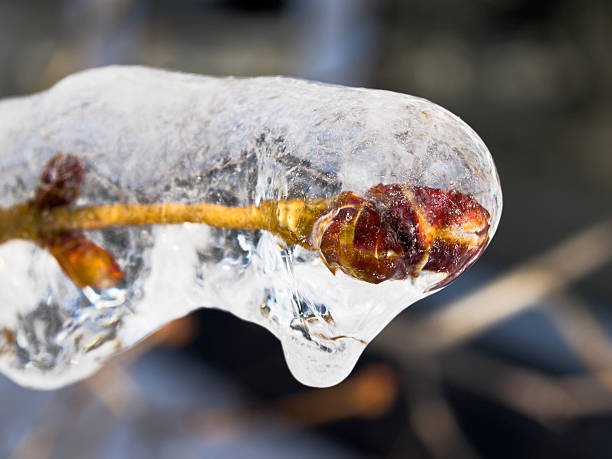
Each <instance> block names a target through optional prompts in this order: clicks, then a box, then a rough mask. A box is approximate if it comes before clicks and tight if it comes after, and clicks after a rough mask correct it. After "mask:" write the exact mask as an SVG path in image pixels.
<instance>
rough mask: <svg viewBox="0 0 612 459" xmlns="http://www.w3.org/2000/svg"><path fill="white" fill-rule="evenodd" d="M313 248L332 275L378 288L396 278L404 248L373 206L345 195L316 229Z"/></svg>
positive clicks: (352, 195)
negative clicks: (339, 273) (338, 271)
mask: <svg viewBox="0 0 612 459" xmlns="http://www.w3.org/2000/svg"><path fill="white" fill-rule="evenodd" d="M311 246H312V247H313V248H315V249H318V250H319V251H320V253H321V258H322V259H323V261H324V262H325V264H326V265H327V267H328V268H329V269H330V270H331V271H332V272H334V273H335V272H336V270H337V269H341V270H342V271H344V272H345V273H346V274H348V275H350V276H352V277H354V278H356V279H359V280H363V281H366V282H370V283H373V284H378V283H380V282H382V281H385V280H388V279H392V278H394V276H395V275H396V272H397V271H398V268H399V266H400V264H401V260H402V255H403V253H402V248H401V246H400V245H399V243H398V241H397V240H396V238H395V235H394V232H393V230H392V229H391V227H390V226H389V225H388V223H387V222H386V221H385V220H384V219H382V218H381V216H380V215H379V213H378V211H377V210H376V209H375V208H374V206H373V205H372V204H371V203H369V202H368V201H366V200H364V199H363V198H361V197H359V196H357V195H356V194H354V193H351V192H343V193H341V194H340V195H338V197H337V198H336V200H335V201H334V203H333V204H332V206H331V207H330V210H329V212H327V213H326V214H325V215H323V216H322V217H320V218H319V219H318V220H317V222H316V223H315V225H314V227H313V232H312V236H311Z"/></svg>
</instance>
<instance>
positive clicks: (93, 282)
mask: <svg viewBox="0 0 612 459" xmlns="http://www.w3.org/2000/svg"><path fill="white" fill-rule="evenodd" d="M48 247H49V252H51V254H52V255H53V256H54V257H55V259H56V260H57V262H58V263H59V265H60V267H61V268H62V270H63V271H64V273H65V274H66V275H67V276H68V277H69V278H70V280H72V281H73V282H74V283H75V284H76V285H77V286H79V287H81V288H85V287H92V288H96V289H100V290H104V289H107V288H109V287H113V286H114V285H116V284H117V283H118V282H119V281H120V280H121V279H123V277H124V274H123V272H122V271H121V269H120V268H119V266H118V265H117V263H116V262H115V259H114V258H113V256H112V255H111V254H110V253H108V252H107V251H106V250H104V249H103V248H102V247H100V246H98V245H96V244H94V243H93V242H92V241H91V240H90V239H89V238H88V237H87V236H85V235H84V234H82V233H77V232H73V233H62V234H61V235H58V236H56V237H54V238H53V239H51V240H50V241H49V242H48Z"/></svg>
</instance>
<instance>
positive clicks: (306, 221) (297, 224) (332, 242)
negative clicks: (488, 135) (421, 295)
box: [0, 154, 490, 289]
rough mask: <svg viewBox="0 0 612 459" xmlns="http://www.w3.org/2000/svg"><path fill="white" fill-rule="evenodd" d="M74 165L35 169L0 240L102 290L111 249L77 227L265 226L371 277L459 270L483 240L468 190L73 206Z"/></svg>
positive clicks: (397, 188)
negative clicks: (239, 203) (29, 248)
mask: <svg viewBox="0 0 612 459" xmlns="http://www.w3.org/2000/svg"><path fill="white" fill-rule="evenodd" d="M83 172H84V165H83V163H82V161H81V160H80V159H79V158H78V157H76V156H74V155H62V154H58V155H56V156H54V157H53V158H52V159H51V160H50V161H49V163H48V164H47V166H46V167H45V169H44V171H43V174H42V176H41V179H40V182H39V186H38V188H37V190H36V193H35V197H34V199H33V200H31V201H28V202H25V203H20V204H16V205H14V206H12V207H9V208H8V209H0V216H1V217H2V218H1V220H0V221H1V222H2V223H0V243H2V242H5V241H8V240H10V239H17V238H19V239H28V240H31V241H33V242H35V243H37V244H39V245H40V246H42V247H45V248H47V249H48V250H49V251H50V252H51V254H52V255H53V256H54V257H55V258H56V259H57V261H58V262H59V264H60V266H61V267H62V269H63V270H64V272H65V273H66V274H67V275H68V277H70V278H71V279H72V280H73V282H75V283H76V284H77V285H79V286H80V287H86V286H93V287H96V288H101V289H102V288H108V287H110V286H113V285H115V284H116V283H117V282H119V281H120V280H121V279H123V277H124V276H123V273H122V271H121V269H120V267H119V266H118V265H117V263H116V262H115V260H114V258H113V256H112V255H111V254H110V253H108V252H107V251H106V250H104V249H103V248H101V247H98V246H97V245H96V244H94V243H93V242H92V241H91V240H89V238H87V236H85V234H84V231H91V230H101V229H105V228H111V227H116V226H136V225H168V224H180V223H203V224H207V225H210V226H215V227H217V228H224V229H245V230H265V231H269V232H270V233H272V234H274V235H276V236H278V237H280V238H281V239H282V240H283V241H284V242H285V243H287V244H298V245H301V246H302V247H305V248H306V249H308V250H316V251H319V253H320V255H321V258H322V260H323V262H324V263H325V265H326V266H327V267H328V268H329V269H330V271H332V272H333V273H335V272H336V270H337V269H340V270H342V271H344V272H345V273H346V274H348V275H350V276H352V277H354V278H356V279H359V280H362V281H365V282H369V283H373V284H378V283H380V282H383V281H385V280H390V279H406V278H408V277H417V276H418V275H419V273H420V272H421V271H422V270H429V271H435V272H444V273H448V276H447V277H446V279H445V280H443V281H442V282H443V283H439V284H437V285H436V286H434V287H440V286H442V285H445V283H448V282H450V281H452V280H453V279H454V278H456V277H457V276H458V275H459V274H461V273H462V272H463V271H464V270H465V269H466V268H467V267H468V266H469V265H470V264H471V263H473V261H474V260H476V258H478V256H479V255H480V254H481V253H482V251H483V250H484V248H485V246H486V243H487V242H488V229H489V218H490V217H489V213H488V212H487V211H486V209H484V208H483V207H482V206H480V204H478V202H476V201H475V200H474V199H473V198H471V197H470V196H467V195H465V194H462V193H458V192H453V191H450V192H446V191H442V190H438V189H434V188H427V187H418V186H410V185H396V184H394V185H383V184H379V185H376V186H373V187H371V188H370V189H369V190H368V191H367V192H366V194H365V197H361V196H358V195H356V194H355V193H352V192H350V191H344V192H342V193H340V194H338V195H335V196H332V197H330V198H318V199H284V200H279V201H262V202H260V203H259V204H258V205H251V206H246V207H231V206H223V205H219V204H213V203H197V204H181V203H154V204H124V203H119V204H107V205H96V206H85V207H76V206H74V205H73V204H74V202H75V201H76V199H77V197H78V194H79V191H80V186H81V182H82V178H83Z"/></svg>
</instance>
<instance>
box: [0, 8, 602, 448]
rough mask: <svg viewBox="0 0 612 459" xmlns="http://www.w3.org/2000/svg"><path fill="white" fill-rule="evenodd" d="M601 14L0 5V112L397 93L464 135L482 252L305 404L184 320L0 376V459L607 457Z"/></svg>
mask: <svg viewBox="0 0 612 459" xmlns="http://www.w3.org/2000/svg"><path fill="white" fill-rule="evenodd" d="M611 50H612V2H609V1H608V0H588V1H587V0H585V1H582V2H575V1H569V0H567V1H563V0H560V1H552V0H541V1H537V2H532V1H528V0H474V1H471V2H456V1H452V0H429V1H408V0H406V1H403V0H379V1H375V0H372V1H368V0H305V1H299V0H266V1H248V0H214V1H213V0H44V1H43V0H30V1H28V2H18V1H10V0H5V1H2V2H0V64H1V68H2V71H1V72H0V96H2V97H6V96H13V95H19V94H27V93H31V92H34V91H39V90H42V89H45V88H47V87H49V86H50V85H52V84H54V83H55V82H56V81H58V80H59V79H61V78H62V77H64V76H65V75H68V74H70V73H73V72H75V71H78V70H81V69H85V68H89V67H94V66H100V65H108V64H117V63H119V64H144V65H150V66H157V67H165V68H170V69H176V70H182V71H188V72H195V73H201V74H210V75H237V76H252V75H278V74H281V75H289V76H296V77H302V78H309V79H316V80H321V81H326V82H332V83H340V84H347V85H358V86H367V87H373V88H382V89H389V90H393V91H400V92H406V93H409V94H414V95H418V96H422V97H425V98H427V99H430V100H432V101H434V102H436V103H438V104H441V105H443V106H444V107H446V108H448V109H450V110H451V111H453V112H454V113H456V114H458V115H459V116H461V118H463V119H464V120H465V121H466V122H467V123H468V124H470V125H471V126H472V127H473V128H474V129H475V130H476V131H477V132H478V133H479V134H480V136H481V137H482V138H483V139H484V141H485V142H486V144H487V145H488V146H489V148H490V150H491V152H492V154H493V156H494V158H495V161H496V163H497V166H498V170H499V173H500V177H501V182H502V186H503V190H504V213H503V216H502V221H501V224H500V226H499V230H498V233H497V235H496V236H495V238H494V240H493V242H492V244H491V245H490V247H489V248H488V249H487V251H486V253H485V254H484V256H483V257H482V258H481V260H480V261H479V262H478V263H477V264H476V265H475V266H474V267H473V268H471V269H470V270H469V271H468V272H467V273H466V274H464V275H463V276H462V277H461V278H460V279H459V280H457V281H456V282H455V283H454V284H452V285H451V286H450V287H448V288H447V289H445V290H444V291H443V292H441V293H438V294H436V295H434V296H433V297H430V298H428V299H426V300H424V301H421V302H420V303H417V304H415V305H413V306H412V307H410V308H408V309H407V310H405V311H404V312H403V313H402V314H401V315H400V316H399V317H398V318H396V319H395V320H394V321H393V322H392V323H391V325H390V326H389V327H387V329H386V330H385V331H384V332H383V333H382V334H381V335H380V336H379V337H378V338H377V339H376V340H375V341H374V342H373V343H372V344H371V345H370V346H369V347H368V349H367V350H366V352H365V354H364V356H363V357H362V359H361V360H360V362H359V364H358V366H357V368H356V369H355V371H354V372H353V375H352V376H351V377H350V378H349V379H347V380H346V381H345V382H343V383H342V384H340V385H338V386H336V387H333V388H329V389H322V390H317V389H311V388H308V387H304V386H302V385H300V384H299V383H297V382H296V381H295V380H294V379H293V378H292V377H291V375H290V374H289V372H288V370H287V368H286V365H285V363H284V358H283V356H282V353H281V348H280V345H279V343H278V342H277V341H276V339H275V338H273V337H272V335H271V334H269V333H268V332H267V331H266V330H264V329H263V328H259V327H257V326H256V325H253V324H249V323H245V322H242V321H240V320H238V319H236V318H235V317H232V316H231V315H229V314H226V313H223V312H220V311H215V310H202V311H200V312H198V313H196V314H193V315H191V316H189V317H187V318H185V319H181V320H179V321H177V322H174V323H172V324H170V325H169V326H168V327H166V328H165V329H163V330H162V331H160V332H159V333H158V334H156V335H155V336H153V337H151V338H149V339H148V340H146V341H145V342H143V343H142V344H140V345H139V346H138V347H136V348H134V349H133V350H131V351H130V352H128V353H126V354H124V355H122V356H120V357H119V358H117V359H116V360H114V361H112V362H111V363H110V364H108V365H107V366H106V367H105V368H104V369H103V370H102V371H101V372H99V373H98V374H96V375H95V376H93V377H92V378H90V379H89V380H87V381H84V382H82V383H79V384H76V385H73V386H70V387H67V388H64V389H62V390H58V391H54V392H36V391H31V390H27V389H23V388H20V387H18V386H16V385H15V384H13V383H12V382H10V381H9V380H7V379H6V378H4V377H3V376H0V406H1V407H2V408H1V413H2V416H1V417H0V457H10V458H90V457H91V458H120V457H126V458H127V457H129V458H141V457H142V458H144V457H147V458H148V457H164V458H166V457H168V458H192V457H193V458H196V457H214V458H224V457H226V458H236V457H261V458H294V457H297V458H302V457H303V458H311V457H318V458H343V457H347V458H349V457H350V458H423V459H427V458H432V459H438V458H459V459H463V458H523V457H525V458H532V457H533V458H536V457H537V458H541V457H555V458H610V457H612V435H610V432H611V431H612V300H611V298H612V285H611V284H612V263H611V260H612V205H611V203H610V198H611V196H612V179H611V174H612V152H611V147H610V145H612V97H611V96H612V59H610V57H611V52H612V51H611Z"/></svg>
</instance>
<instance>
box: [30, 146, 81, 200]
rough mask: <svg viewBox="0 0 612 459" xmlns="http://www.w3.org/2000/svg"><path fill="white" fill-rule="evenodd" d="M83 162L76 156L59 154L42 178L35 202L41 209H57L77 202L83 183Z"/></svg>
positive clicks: (46, 168)
mask: <svg viewBox="0 0 612 459" xmlns="http://www.w3.org/2000/svg"><path fill="white" fill-rule="evenodd" d="M83 170H84V167H83V162H82V161H81V160H80V159H79V158H77V157H76V156H74V155H64V154H62V153H58V154H57V155H55V156H54V157H53V158H51V159H50V160H49V162H48V163H47V165H46V166H45V169H44V171H43V173H42V175H41V177H40V181H39V183H38V188H37V189H36V195H35V197H34V201H35V202H36V204H37V205H38V206H39V207H55V206H61V205H66V204H71V203H73V202H74V201H76V198H77V197H78V195H79V191H80V189H81V183H82V181H83Z"/></svg>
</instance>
